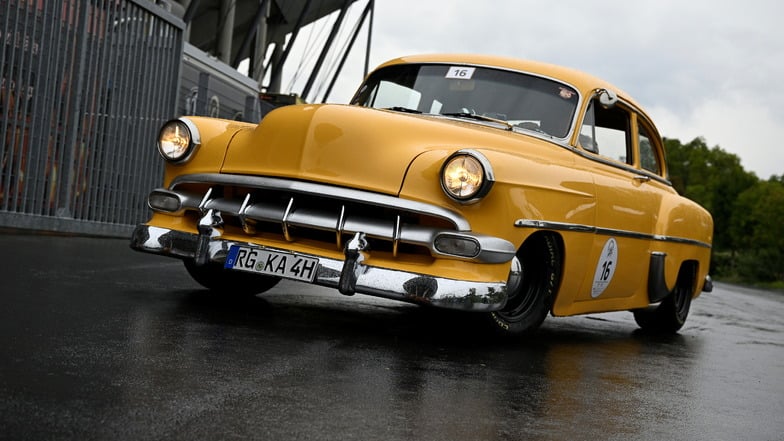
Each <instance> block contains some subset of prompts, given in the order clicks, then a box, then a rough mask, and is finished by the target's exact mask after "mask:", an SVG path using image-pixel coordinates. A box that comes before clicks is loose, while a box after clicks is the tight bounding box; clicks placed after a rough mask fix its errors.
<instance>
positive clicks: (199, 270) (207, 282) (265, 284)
mask: <svg viewBox="0 0 784 441" xmlns="http://www.w3.org/2000/svg"><path fill="white" fill-rule="evenodd" d="M184 263H185V269H186V270H188V274H190V276H191V277H192V278H193V280H195V281H197V282H199V284H200V285H201V286H203V287H205V288H207V289H209V290H210V291H219V292H222V293H227V294H232V295H256V294H259V293H262V292H264V291H267V290H269V289H271V288H272V287H274V286H275V285H277V284H278V282H280V278H279V277H273V276H263V275H259V274H252V273H246V272H241V271H232V270H227V269H225V268H223V266H222V265H219V264H216V263H207V264H206V265H197V264H196V263H195V262H194V261H193V260H191V259H187V260H185V261H184Z"/></svg>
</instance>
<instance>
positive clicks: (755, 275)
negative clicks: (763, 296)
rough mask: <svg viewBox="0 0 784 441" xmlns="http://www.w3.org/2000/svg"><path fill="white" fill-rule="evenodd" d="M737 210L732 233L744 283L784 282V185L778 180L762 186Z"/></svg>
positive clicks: (740, 200) (738, 204)
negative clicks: (782, 220)
mask: <svg viewBox="0 0 784 441" xmlns="http://www.w3.org/2000/svg"><path fill="white" fill-rule="evenodd" d="M733 208H734V210H733V216H732V219H731V229H730V233H731V238H732V241H733V243H734V247H735V249H737V250H738V252H739V257H738V262H737V269H738V272H739V275H740V277H741V279H743V280H746V281H751V282H756V281H762V282H774V281H784V223H782V222H781V219H784V182H782V181H781V180H780V178H777V177H775V176H774V177H772V178H771V179H770V180H769V181H762V182H758V183H757V184H755V185H754V186H752V187H750V188H748V189H747V190H745V191H744V192H743V193H741V194H740V195H739V196H738V199H737V201H736V203H735V206H734V207H733Z"/></svg>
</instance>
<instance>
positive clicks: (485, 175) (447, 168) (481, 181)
mask: <svg viewBox="0 0 784 441" xmlns="http://www.w3.org/2000/svg"><path fill="white" fill-rule="evenodd" d="M466 161H468V162H466ZM466 165H468V166H467V167H466ZM470 169H476V170H478V171H477V172H472V171H471V170H470ZM454 173H457V174H462V173H468V174H470V175H472V176H473V177H474V178H476V179H477V180H478V182H476V183H475V184H473V185H471V187H473V188H466V189H464V190H466V193H462V190H457V191H456V190H454V188H455V187H454V186H453V185H450V181H452V180H453V179H450V178H449V176H448V175H449V174H454ZM440 181H441V189H442V190H443V191H444V194H446V195H447V196H448V197H449V198H450V199H452V200H454V201H456V202H459V203H461V204H473V203H475V202H478V201H479V200H481V199H482V198H484V197H485V196H487V194H488V193H489V192H490V189H491V188H492V187H493V183H495V176H494V174H493V168H492V166H491V165H490V161H489V160H488V159H487V157H485V156H484V155H483V154H481V153H479V152H478V151H476V150H471V149H463V150H458V151H456V152H455V153H453V154H452V155H450V156H449V157H448V158H447V159H446V161H444V164H443V165H442V166H441V172H440Z"/></svg>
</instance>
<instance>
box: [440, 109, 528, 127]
mask: <svg viewBox="0 0 784 441" xmlns="http://www.w3.org/2000/svg"><path fill="white" fill-rule="evenodd" d="M441 115H444V116H454V117H457V118H469V119H475V120H477V121H486V122H493V123H496V124H501V125H503V126H506V130H510V131H511V130H513V129H514V126H513V125H512V124H510V123H508V122H507V121H504V120H502V119H498V118H492V117H489V116H484V115H479V114H478V113H468V112H451V113H442V114H441Z"/></svg>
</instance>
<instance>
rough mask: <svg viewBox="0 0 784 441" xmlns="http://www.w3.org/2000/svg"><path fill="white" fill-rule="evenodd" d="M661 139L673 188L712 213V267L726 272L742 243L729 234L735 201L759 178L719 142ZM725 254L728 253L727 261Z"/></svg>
mask: <svg viewBox="0 0 784 441" xmlns="http://www.w3.org/2000/svg"><path fill="white" fill-rule="evenodd" d="M664 143H665V149H666V150H667V164H668V171H669V177H670V180H671V181H672V183H673V186H674V187H675V189H676V190H677V191H678V192H679V193H680V194H682V195H683V196H686V197H687V198H689V199H692V200H693V201H695V202H697V203H698V204H700V205H702V206H703V207H705V209H707V210H708V211H709V212H710V213H711V215H712V216H713V224H714V225H713V254H714V260H713V262H714V264H713V265H712V266H713V269H712V271H714V272H716V270H717V269H718V272H717V273H718V274H721V273H722V272H726V271H728V269H731V268H733V267H734V259H735V258H736V254H737V244H738V243H742V240H741V241H738V240H735V239H734V238H733V236H731V234H730V222H731V219H732V216H733V213H734V210H735V201H736V200H737V199H738V197H739V196H740V194H741V193H743V192H744V191H746V190H747V189H748V188H750V187H752V186H754V185H755V184H757V183H758V182H759V179H758V178H757V176H756V175H755V174H754V173H749V172H747V171H746V170H745V169H744V168H743V166H742V165H741V163H740V158H739V157H738V156H737V155H734V154H732V153H728V152H726V151H724V150H722V149H721V148H720V147H719V146H716V147H713V148H709V147H708V146H707V144H706V143H705V140H704V139H702V138H695V139H693V140H692V141H691V142H689V143H687V144H682V143H681V142H680V141H679V140H677V139H665V140H664ZM725 255H726V256H729V260H728V261H727V259H725V258H724V257H725ZM724 275H726V274H724Z"/></svg>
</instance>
